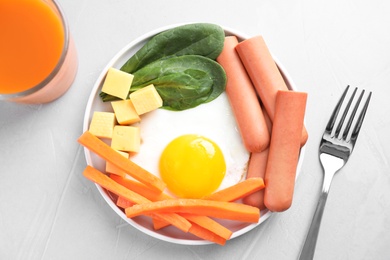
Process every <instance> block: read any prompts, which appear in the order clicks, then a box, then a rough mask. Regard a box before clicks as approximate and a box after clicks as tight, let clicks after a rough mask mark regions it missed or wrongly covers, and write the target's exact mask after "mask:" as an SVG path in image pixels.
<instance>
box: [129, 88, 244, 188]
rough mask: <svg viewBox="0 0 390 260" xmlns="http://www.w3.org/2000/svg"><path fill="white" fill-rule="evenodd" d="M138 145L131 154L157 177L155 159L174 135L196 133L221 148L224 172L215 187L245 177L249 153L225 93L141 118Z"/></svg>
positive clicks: (157, 158)
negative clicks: (200, 103)
mask: <svg viewBox="0 0 390 260" xmlns="http://www.w3.org/2000/svg"><path fill="white" fill-rule="evenodd" d="M139 126H140V129H141V139H142V141H141V142H142V143H141V148H140V151H139V152H138V153H137V154H134V155H133V156H132V157H131V160H133V161H134V162H135V163H137V164H139V165H140V166H142V167H143V168H145V169H146V170H148V171H149V172H151V173H153V174H155V175H156V176H160V172H159V166H158V165H159V160H160V156H161V154H162V152H163V150H164V149H165V147H166V146H167V145H168V144H169V143H170V142H171V141H172V140H173V139H175V138H176V137H179V136H181V135H185V134H198V135H202V136H204V137H206V138H209V139H211V140H212V141H214V142H215V143H216V144H217V145H218V146H219V147H220V148H221V150H222V153H223V156H224V158H225V162H226V174H225V177H224V179H223V181H222V183H221V185H220V186H219V188H218V190H219V189H223V188H226V187H229V186H231V185H233V184H236V183H238V182H239V181H241V180H242V178H244V177H245V174H246V170H247V164H248V160H249V152H248V151H247V150H246V149H245V146H244V144H243V142H242V139H241V136H240V133H239V131H238V128H237V124H236V121H235V118H234V114H233V112H232V109H231V106H230V104H229V101H228V98H227V95H226V93H222V94H221V95H220V96H219V97H218V98H217V99H215V100H213V101H211V102H209V103H206V104H202V105H199V106H197V107H195V108H192V109H188V110H184V111H169V110H165V109H157V110H155V111H152V112H149V113H147V114H145V115H143V116H142V117H141V122H140V123H139Z"/></svg>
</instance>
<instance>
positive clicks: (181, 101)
mask: <svg viewBox="0 0 390 260" xmlns="http://www.w3.org/2000/svg"><path fill="white" fill-rule="evenodd" d="M149 84H154V86H155V88H156V89H157V91H158V93H159V94H160V96H161V98H162V99H163V101H164V108H166V109H171V110H185V109H189V108H192V107H195V106H198V105H200V104H203V103H207V102H210V101H212V100H214V99H215V98H217V97H218V96H219V95H220V94H221V93H222V92H223V91H224V90H225V86H226V75H225V71H224V70H223V68H222V67H221V65H219V64H218V63H217V62H215V61H214V60H211V59H209V58H205V57H203V56H199V55H184V56H179V57H172V58H167V59H163V60H157V61H155V62H152V63H150V64H148V65H146V66H145V67H143V68H142V69H140V70H137V71H136V72H134V80H133V83H132V85H131V88H130V92H132V91H136V90H138V89H140V88H143V87H145V86H147V85H149Z"/></svg>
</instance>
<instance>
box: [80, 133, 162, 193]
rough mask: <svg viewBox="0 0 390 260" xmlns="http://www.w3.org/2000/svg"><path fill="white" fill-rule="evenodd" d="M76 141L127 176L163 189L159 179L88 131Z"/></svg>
mask: <svg viewBox="0 0 390 260" xmlns="http://www.w3.org/2000/svg"><path fill="white" fill-rule="evenodd" d="M78 142H79V143H80V144H81V145H83V146H84V147H86V148H88V149H89V150H90V151H92V152H93V153H95V154H97V155H98V156H100V157H101V158H103V159H104V160H106V161H109V162H110V163H112V164H113V165H115V166H116V167H118V168H119V169H121V170H122V171H124V172H126V174H128V175H129V176H132V177H133V178H134V179H136V180H138V181H140V182H142V183H145V184H148V185H149V187H150V188H151V189H153V190H156V191H163V190H164V189H165V187H166V184H165V183H164V182H163V181H162V180H161V179H159V178H157V177H156V176H155V175H153V174H152V173H150V172H148V171H146V170H145V169H143V168H142V167H140V166H139V165H137V164H135V163H134V162H132V161H131V160H128V159H126V158H125V157H123V156H122V155H120V154H119V153H118V152H117V151H115V150H114V149H112V148H111V147H110V146H108V145H107V144H106V143H105V142H103V141H102V140H100V139H99V138H98V137H96V136H94V135H93V134H91V133H90V132H89V131H85V132H84V133H83V134H82V135H81V136H80V137H79V138H78Z"/></svg>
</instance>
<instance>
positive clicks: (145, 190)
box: [110, 174, 172, 201]
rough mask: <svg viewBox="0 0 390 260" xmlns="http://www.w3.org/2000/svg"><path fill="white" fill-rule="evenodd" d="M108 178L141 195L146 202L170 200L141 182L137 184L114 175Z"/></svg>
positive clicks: (165, 195)
mask: <svg viewBox="0 0 390 260" xmlns="http://www.w3.org/2000/svg"><path fill="white" fill-rule="evenodd" d="M110 178H111V179H113V180H114V181H116V182H117V183H119V184H120V185H122V186H125V187H126V188H128V189H130V190H132V191H134V192H136V193H138V194H140V195H142V196H143V197H145V198H147V199H148V200H151V201H157V200H165V199H172V197H171V196H169V195H167V194H165V193H163V192H156V191H155V190H152V189H150V188H149V187H148V186H147V185H145V184H143V183H141V182H137V181H134V180H131V179H128V178H126V177H122V176H119V175H116V174H110Z"/></svg>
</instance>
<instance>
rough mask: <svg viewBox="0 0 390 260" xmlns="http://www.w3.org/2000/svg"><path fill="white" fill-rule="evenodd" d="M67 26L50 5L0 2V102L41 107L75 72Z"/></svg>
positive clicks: (35, 0) (50, 1)
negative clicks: (38, 105) (39, 105)
mask: <svg viewBox="0 0 390 260" xmlns="http://www.w3.org/2000/svg"><path fill="white" fill-rule="evenodd" d="M77 65H78V61H77V54H76V49H75V45H74V42H73V40H72V38H71V35H70V33H69V27H68V24H67V22H66V20H65V17H64V15H63V12H62V11H61V8H60V6H59V5H58V3H56V1H54V0H0V100H6V101H11V102H19V103H27V104H42V103H48V102H51V101H53V100H55V99H57V98H59V97H61V96H62V95H63V94H64V93H65V92H66V91H67V90H68V89H69V87H70V86H71V85H72V83H73V81H74V78H75V76H76V73H77Z"/></svg>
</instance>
